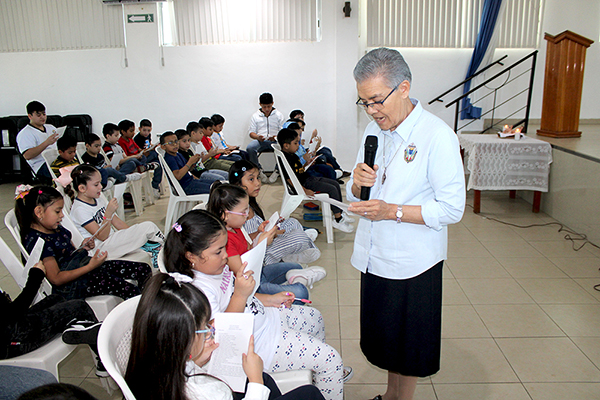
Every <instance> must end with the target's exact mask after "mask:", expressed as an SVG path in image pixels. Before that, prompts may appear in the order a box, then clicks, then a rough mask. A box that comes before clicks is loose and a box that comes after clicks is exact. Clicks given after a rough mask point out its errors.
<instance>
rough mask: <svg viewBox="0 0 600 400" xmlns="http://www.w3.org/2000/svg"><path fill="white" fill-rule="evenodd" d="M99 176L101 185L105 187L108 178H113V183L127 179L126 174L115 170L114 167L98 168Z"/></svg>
mask: <svg viewBox="0 0 600 400" xmlns="http://www.w3.org/2000/svg"><path fill="white" fill-rule="evenodd" d="M98 171H100V177H101V181H100V183H101V184H102V187H103V188H105V187H106V184H107V182H108V178H115V183H123V182H125V181H126V180H127V175H125V174H124V173H122V172H121V171H117V170H116V169H114V168H110V167H109V168H100V169H99V170H98Z"/></svg>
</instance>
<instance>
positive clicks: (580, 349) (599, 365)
mask: <svg viewBox="0 0 600 400" xmlns="http://www.w3.org/2000/svg"><path fill="white" fill-rule="evenodd" d="M575 337H597V336H575ZM569 340H570V341H571V343H573V345H574V346H575V347H576V348H577V350H579V351H580V352H581V354H583V356H584V357H585V358H587V359H588V360H589V362H590V363H591V364H592V365H593V366H594V367H596V369H597V370H598V371H600V362H599V363H595V362H594V360H592V359H591V358H590V357H589V356H588V355H587V354H586V352H585V351H583V349H582V348H581V347H579V345H578V344H577V342H575V341H574V340H573V337H571V336H569Z"/></svg>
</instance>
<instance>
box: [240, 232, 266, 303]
mask: <svg viewBox="0 0 600 400" xmlns="http://www.w3.org/2000/svg"><path fill="white" fill-rule="evenodd" d="M266 251H267V241H266V240H263V241H262V242H260V243H259V244H258V245H256V246H254V247H253V248H251V249H250V250H248V251H247V252H245V253H244V254H242V255H241V256H240V258H241V259H242V262H247V263H248V265H247V266H246V268H244V272H248V271H254V275H253V276H254V281H255V284H254V290H253V291H252V294H251V295H250V296H248V301H252V296H254V293H256V291H257V290H258V286H260V274H261V273H262V266H263V260H264V259H265V252H266ZM242 279H244V278H242Z"/></svg>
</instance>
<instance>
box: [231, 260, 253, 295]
mask: <svg viewBox="0 0 600 400" xmlns="http://www.w3.org/2000/svg"><path fill="white" fill-rule="evenodd" d="M246 265H248V263H244V264H243V265H242V268H240V269H239V271H238V273H237V274H236V275H235V283H234V284H233V292H234V294H238V295H239V296H243V297H244V298H245V299H247V298H248V296H250V295H251V294H252V291H253V290H254V285H255V284H256V282H255V281H254V277H253V276H252V274H254V271H247V272H244V269H245V268H246Z"/></svg>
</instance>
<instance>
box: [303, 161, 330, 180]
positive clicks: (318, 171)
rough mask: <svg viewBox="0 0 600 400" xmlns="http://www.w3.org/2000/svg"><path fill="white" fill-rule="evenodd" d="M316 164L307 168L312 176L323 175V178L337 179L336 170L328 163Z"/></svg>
mask: <svg viewBox="0 0 600 400" xmlns="http://www.w3.org/2000/svg"><path fill="white" fill-rule="evenodd" d="M317 163H318V161H317V162H315V164H314V165H313V166H312V167H310V168H309V169H307V170H306V173H307V174H308V175H310V176H321V177H323V178H329V179H335V170H334V169H333V168H332V167H330V166H329V165H327V164H317Z"/></svg>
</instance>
